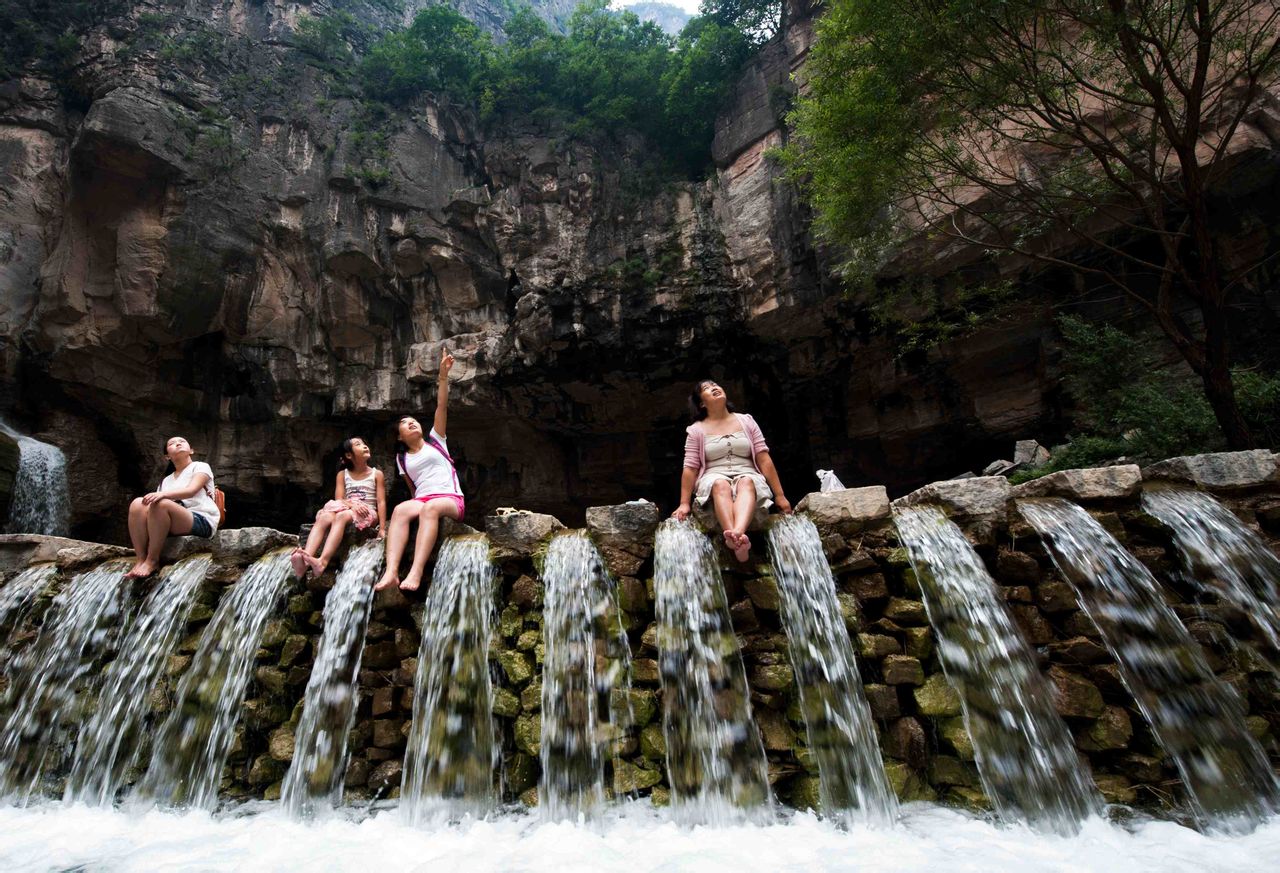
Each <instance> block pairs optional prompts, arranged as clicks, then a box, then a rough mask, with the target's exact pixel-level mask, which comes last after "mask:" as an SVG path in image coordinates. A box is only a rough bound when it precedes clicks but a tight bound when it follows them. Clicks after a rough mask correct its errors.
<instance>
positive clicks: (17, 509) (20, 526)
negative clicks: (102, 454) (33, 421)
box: [0, 422, 71, 536]
mask: <svg viewBox="0 0 1280 873" xmlns="http://www.w3.org/2000/svg"><path fill="white" fill-rule="evenodd" d="M0 430H3V431H4V432H5V433H7V434H9V436H11V437H13V438H14V439H15V440H17V441H18V451H19V453H20V454H19V460H18V472H17V474H16V475H15V476H14V477H13V494H12V496H11V497H10V500H9V521H8V524H6V525H5V533H13V534H17V533H31V534H49V535H51V536H66V535H67V531H68V530H69V529H70V519H71V500H70V497H69V496H68V492H67V456H66V455H64V454H63V453H62V449H60V448H58V447H57V446H52V445H49V444H48V443H42V442H40V440H37V439H32V438H31V437H29V436H23V435H22V434H20V433H18V432H17V431H15V430H14V429H13V428H11V427H9V426H8V425H6V424H4V423H3V422H0Z"/></svg>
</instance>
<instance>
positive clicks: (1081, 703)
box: [1049, 666, 1106, 718]
mask: <svg viewBox="0 0 1280 873" xmlns="http://www.w3.org/2000/svg"><path fill="white" fill-rule="evenodd" d="M1049 680H1050V681H1051V682H1052V683H1053V691H1054V694H1053V702H1054V706H1055V707H1056V708H1057V710H1058V714H1059V715H1063V716H1068V717H1072V718H1097V717H1098V716H1100V715H1102V713H1103V711H1104V710H1105V709H1106V704H1105V703H1104V702H1103V700H1102V692H1101V691H1099V690H1098V686H1097V685H1094V684H1093V683H1092V682H1090V681H1089V680H1088V679H1085V678H1084V677H1083V676H1078V675H1076V674H1075V673H1072V672H1070V671H1069V670H1064V669H1062V668H1061V667H1058V666H1053V667H1050V668H1049Z"/></svg>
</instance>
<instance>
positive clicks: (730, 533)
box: [724, 528, 738, 552]
mask: <svg viewBox="0 0 1280 873" xmlns="http://www.w3.org/2000/svg"><path fill="white" fill-rule="evenodd" d="M724 544H725V547H726V548H727V549H728V550H729V551H731V552H732V551H735V550H736V549H737V548H738V532H737V531H736V530H734V529H733V528H725V531H724Z"/></svg>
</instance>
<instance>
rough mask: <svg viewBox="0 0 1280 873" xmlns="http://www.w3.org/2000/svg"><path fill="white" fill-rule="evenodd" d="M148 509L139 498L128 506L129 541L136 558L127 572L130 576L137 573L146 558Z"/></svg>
mask: <svg viewBox="0 0 1280 873" xmlns="http://www.w3.org/2000/svg"><path fill="white" fill-rule="evenodd" d="M149 509H150V507H149V506H144V505H143V503H142V498H141V497H135V498H134V500H133V502H132V503H130V504H129V541H130V542H131V543H133V551H134V554H136V555H137V556H138V560H137V561H135V562H134V564H133V567H132V568H130V570H129V574H130V575H133V574H135V573H137V571H138V568H139V567H140V566H142V562H143V561H145V560H146V558H147V511H148V510H149Z"/></svg>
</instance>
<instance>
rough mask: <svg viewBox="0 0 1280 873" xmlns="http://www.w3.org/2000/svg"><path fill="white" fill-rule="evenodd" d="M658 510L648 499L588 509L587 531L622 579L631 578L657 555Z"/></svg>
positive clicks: (611, 567) (607, 563)
mask: <svg viewBox="0 0 1280 873" xmlns="http://www.w3.org/2000/svg"><path fill="white" fill-rule="evenodd" d="M658 521H659V515H658V507H657V506H655V505H654V504H652V503H650V502H649V501H647V500H632V501H630V502H628V503H619V504H617V505H615V506H592V507H589V508H588V509H587V531H588V532H590V534H591V537H592V539H594V540H595V543H596V545H597V546H598V547H599V549H600V554H601V555H602V556H603V557H604V560H605V564H606V565H608V567H609V569H610V570H611V571H612V572H613V573H616V574H618V575H619V576H631V575H634V574H635V573H636V572H637V571H639V569H640V567H641V565H642V564H643V563H644V562H645V560H646V559H648V557H649V556H650V555H651V554H653V538H654V532H655V531H657V529H658Z"/></svg>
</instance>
